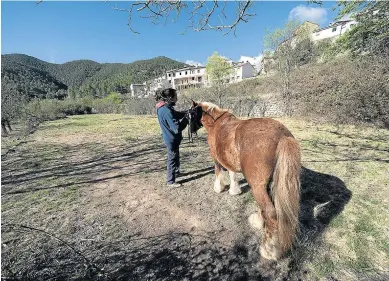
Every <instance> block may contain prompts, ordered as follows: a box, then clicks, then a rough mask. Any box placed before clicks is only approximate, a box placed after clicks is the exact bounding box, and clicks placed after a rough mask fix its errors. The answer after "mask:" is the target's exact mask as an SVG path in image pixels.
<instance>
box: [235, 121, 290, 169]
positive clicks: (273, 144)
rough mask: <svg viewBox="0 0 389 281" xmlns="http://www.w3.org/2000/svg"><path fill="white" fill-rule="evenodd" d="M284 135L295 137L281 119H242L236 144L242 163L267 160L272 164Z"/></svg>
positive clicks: (237, 131) (237, 129)
mask: <svg viewBox="0 0 389 281" xmlns="http://www.w3.org/2000/svg"><path fill="white" fill-rule="evenodd" d="M282 137H293V135H292V133H291V132H290V131H289V130H288V129H287V128H286V127H285V126H284V125H283V124H282V123H281V122H279V121H277V120H274V119H271V118H252V119H248V120H242V122H241V124H240V125H239V126H238V127H237V128H236V146H237V147H238V148H239V151H240V161H241V164H242V165H244V164H245V163H248V162H250V165H252V164H254V163H253V162H258V161H260V162H265V163H268V164H269V165H270V166H272V165H273V164H274V162H275V159H276V151H277V145H278V143H279V141H280V139H281V138H282Z"/></svg>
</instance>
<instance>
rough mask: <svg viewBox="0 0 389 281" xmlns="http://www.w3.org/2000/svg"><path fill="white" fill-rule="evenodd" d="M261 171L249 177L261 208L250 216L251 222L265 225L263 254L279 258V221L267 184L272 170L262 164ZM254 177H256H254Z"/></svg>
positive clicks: (258, 225)
mask: <svg viewBox="0 0 389 281" xmlns="http://www.w3.org/2000/svg"><path fill="white" fill-rule="evenodd" d="M261 168H262V169H260V171H261V173H259V174H254V175H251V177H249V175H247V176H248V177H247V181H248V182H249V184H250V186H251V189H252V192H253V196H254V198H255V201H257V203H258V205H259V207H260V210H258V212H257V213H254V214H252V215H251V216H250V217H249V223H250V224H251V225H252V226H253V227H255V228H257V229H258V228H263V227H264V230H265V231H264V234H263V235H264V236H263V239H262V245H261V247H260V253H261V256H262V257H264V258H266V259H272V260H277V259H278V258H279V256H280V251H279V243H278V235H277V229H278V226H277V225H278V222H277V214H276V210H275V208H274V205H273V203H272V201H271V199H270V196H269V194H268V193H267V184H268V182H269V180H270V176H271V172H272V171H271V170H270V169H269V168H268V167H265V165H262V167H261ZM253 177H254V178H253Z"/></svg>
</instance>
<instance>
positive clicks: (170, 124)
mask: <svg viewBox="0 0 389 281" xmlns="http://www.w3.org/2000/svg"><path fill="white" fill-rule="evenodd" d="M155 99H156V101H158V103H157V105H156V108H157V116H158V121H159V126H160V127H161V130H162V135H163V140H164V142H165V145H166V147H167V150H168V157H167V185H168V186H171V187H179V186H181V184H180V183H178V182H176V177H177V176H178V175H179V173H180V144H181V141H182V131H183V130H184V129H185V127H186V126H187V125H188V119H187V118H185V113H184V112H179V111H176V110H174V108H173V107H174V105H175V104H176V102H177V92H176V90H175V89H172V88H169V89H164V90H157V92H156V93H155Z"/></svg>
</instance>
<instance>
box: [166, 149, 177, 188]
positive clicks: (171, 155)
mask: <svg viewBox="0 0 389 281" xmlns="http://www.w3.org/2000/svg"><path fill="white" fill-rule="evenodd" d="M179 169H180V147H179V146H177V147H174V148H169V147H168V148H167V183H175V182H176V173H178V172H179Z"/></svg>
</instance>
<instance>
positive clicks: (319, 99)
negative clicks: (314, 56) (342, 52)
mask: <svg viewBox="0 0 389 281" xmlns="http://www.w3.org/2000/svg"><path fill="white" fill-rule="evenodd" d="M292 78H293V79H292V88H293V94H294V97H295V100H296V114H298V115H300V116H302V117H308V118H320V119H324V120H326V121H331V122H335V123H373V124H375V125H378V126H383V127H386V128H389V107H388V106H387V105H388V104H389V83H388V81H389V71H388V69H387V68H386V67H385V63H383V62H382V61H380V60H378V59H376V58H362V59H360V60H356V61H352V60H350V59H346V58H342V59H338V60H334V61H331V62H328V63H326V64H318V65H311V66H310V67H309V69H304V70H299V71H296V72H294V74H293V77H292Z"/></svg>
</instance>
